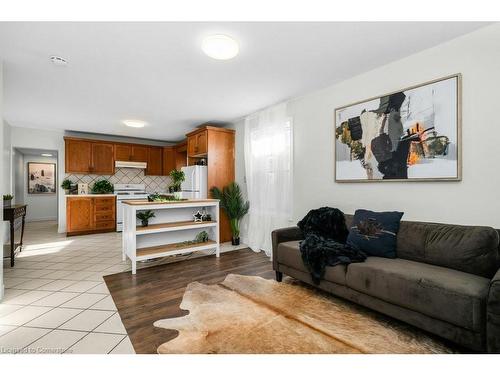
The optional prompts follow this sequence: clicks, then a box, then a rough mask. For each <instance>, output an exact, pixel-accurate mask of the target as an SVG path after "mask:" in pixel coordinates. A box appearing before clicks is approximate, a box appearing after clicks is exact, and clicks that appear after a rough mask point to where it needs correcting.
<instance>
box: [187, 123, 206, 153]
mask: <svg viewBox="0 0 500 375" xmlns="http://www.w3.org/2000/svg"><path fill="white" fill-rule="evenodd" d="M207 135H208V130H206V129H200V130H196V131H194V132H191V133H189V134H188V135H187V137H188V138H187V153H188V156H190V157H193V156H204V155H206V154H207V151H208V145H207V140H208V137H207Z"/></svg>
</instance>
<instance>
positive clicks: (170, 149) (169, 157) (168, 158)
mask: <svg viewBox="0 0 500 375" xmlns="http://www.w3.org/2000/svg"><path fill="white" fill-rule="evenodd" d="M174 169H175V147H174V146H167V147H163V175H164V176H168V175H169V173H170V172H171V171H172V170H174Z"/></svg>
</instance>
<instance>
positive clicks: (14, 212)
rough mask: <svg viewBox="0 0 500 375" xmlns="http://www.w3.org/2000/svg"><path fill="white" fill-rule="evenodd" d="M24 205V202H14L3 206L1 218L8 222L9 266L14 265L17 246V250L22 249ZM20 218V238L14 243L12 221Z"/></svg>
mask: <svg viewBox="0 0 500 375" xmlns="http://www.w3.org/2000/svg"><path fill="white" fill-rule="evenodd" d="M26 207H27V205H25V204H16V205H14V206H10V207H4V208H3V219H4V220H5V221H9V222H10V266H11V267H14V257H15V256H16V250H17V248H19V251H21V250H22V247H23V235H24V221H25V218H26ZM18 218H22V224H21V238H20V240H19V244H17V245H16V243H15V239H14V223H15V222H16V219H18Z"/></svg>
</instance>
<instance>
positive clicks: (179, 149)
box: [174, 140, 188, 171]
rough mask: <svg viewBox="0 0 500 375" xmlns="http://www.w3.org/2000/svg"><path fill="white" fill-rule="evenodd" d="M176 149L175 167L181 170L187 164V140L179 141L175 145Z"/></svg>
mask: <svg viewBox="0 0 500 375" xmlns="http://www.w3.org/2000/svg"><path fill="white" fill-rule="evenodd" d="M174 150H175V169H177V170H178V171H180V170H181V168H182V167H185V166H187V165H188V164H187V140H186V141H183V142H181V143H178V144H176V145H175V146H174Z"/></svg>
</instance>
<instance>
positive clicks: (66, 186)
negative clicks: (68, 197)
mask: <svg viewBox="0 0 500 375" xmlns="http://www.w3.org/2000/svg"><path fill="white" fill-rule="evenodd" d="M61 188H63V189H64V192H65V193H66V194H69V192H70V190H71V181H70V180H68V179H67V178H65V179H64V180H63V182H62V184H61Z"/></svg>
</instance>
